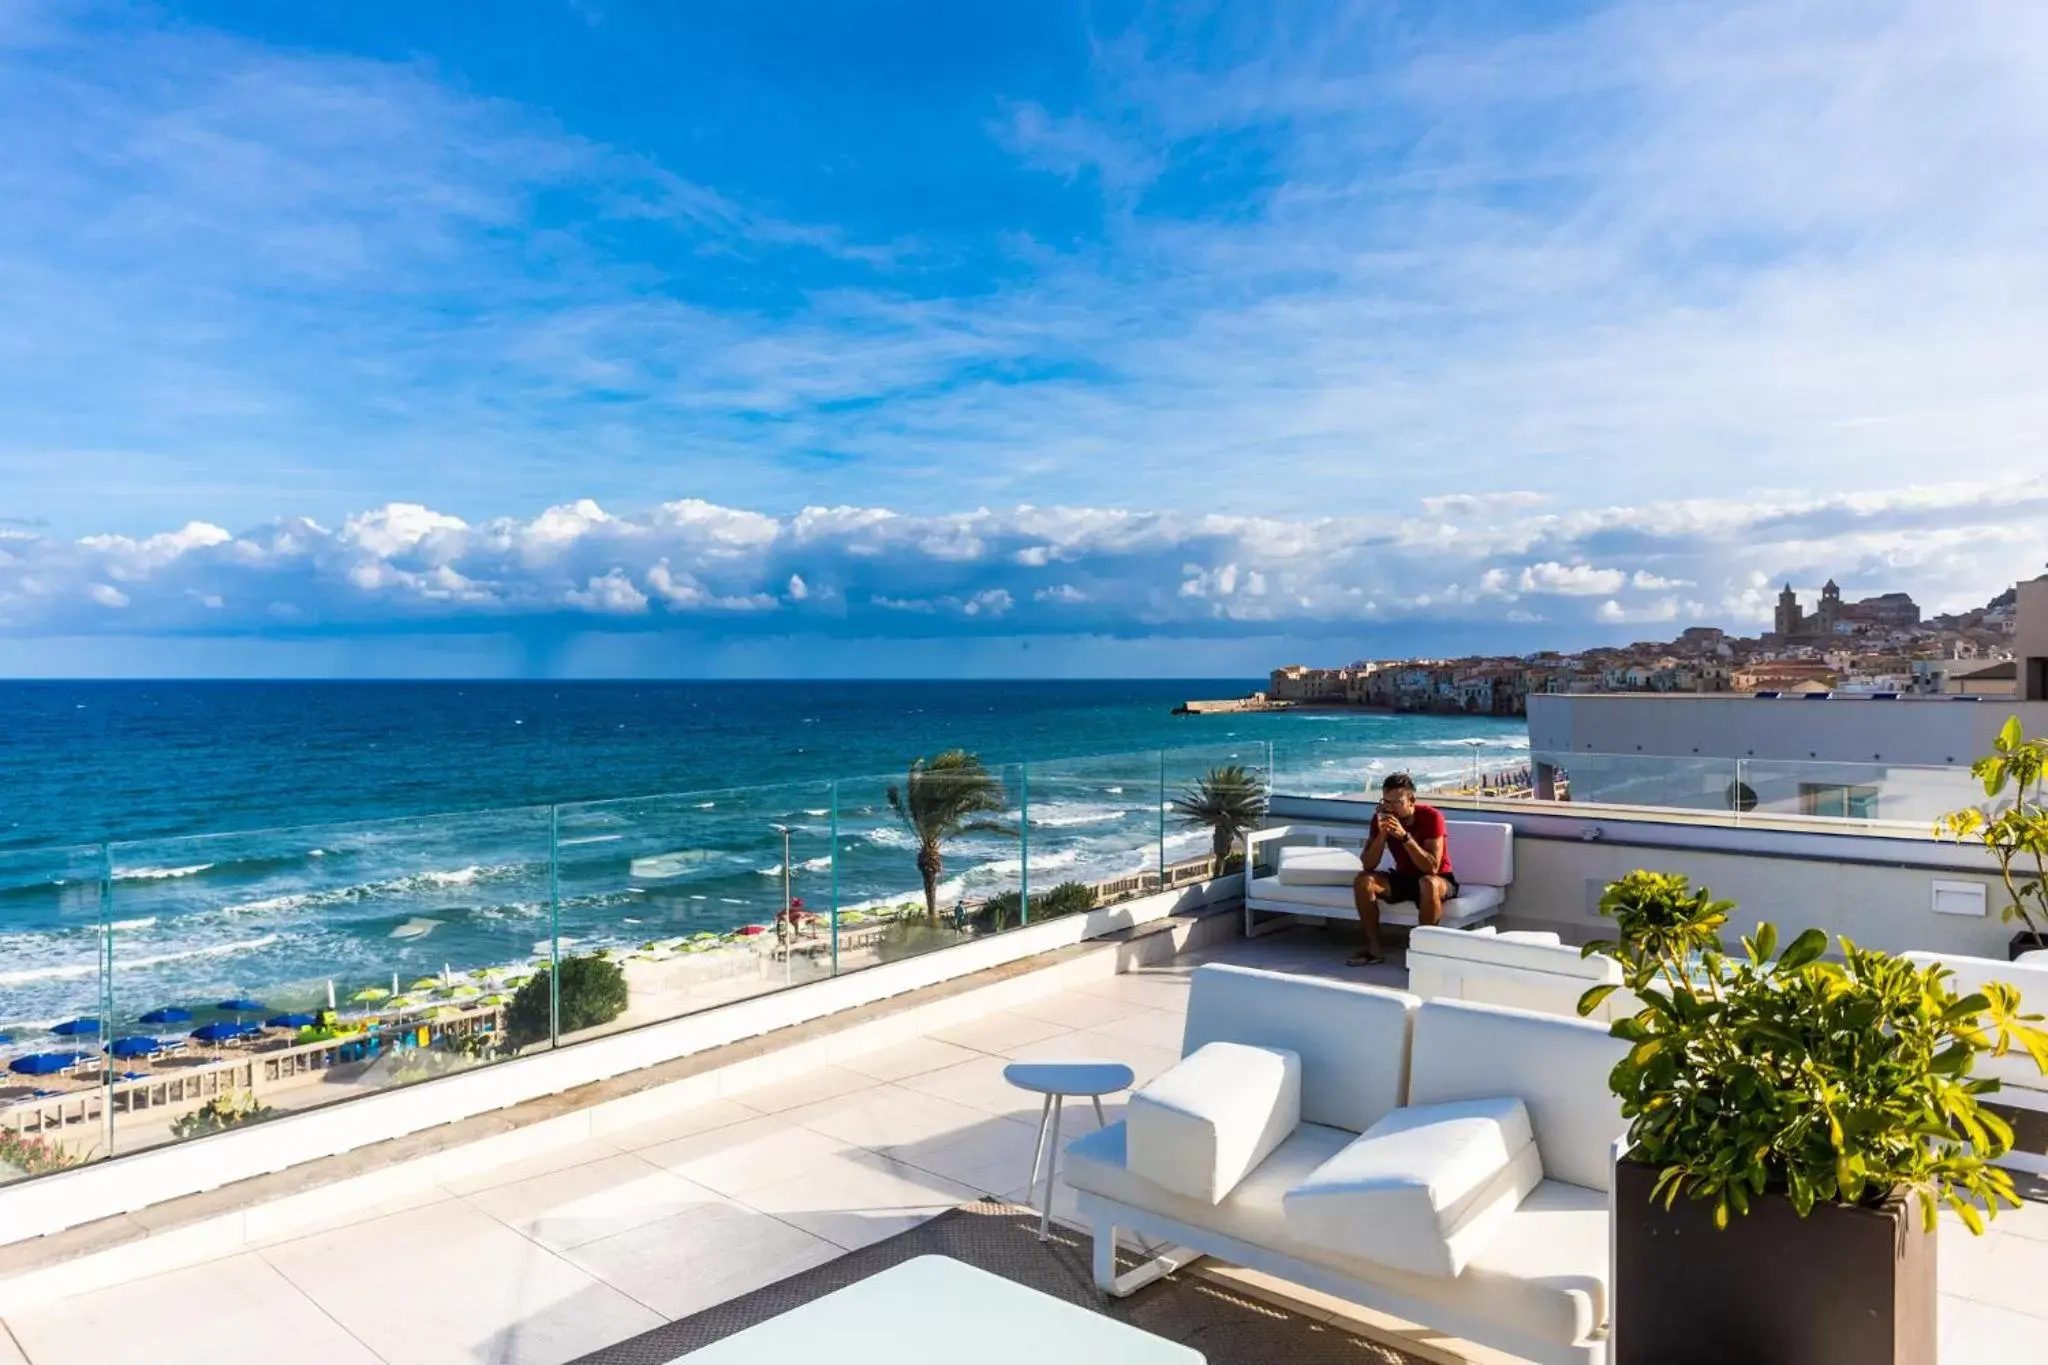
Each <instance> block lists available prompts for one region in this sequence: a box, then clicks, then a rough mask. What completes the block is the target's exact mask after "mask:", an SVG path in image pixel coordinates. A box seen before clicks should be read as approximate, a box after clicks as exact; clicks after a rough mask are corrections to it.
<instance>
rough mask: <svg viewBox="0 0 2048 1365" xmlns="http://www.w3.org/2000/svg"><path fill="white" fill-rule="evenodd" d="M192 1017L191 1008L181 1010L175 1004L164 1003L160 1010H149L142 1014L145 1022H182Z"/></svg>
mask: <svg viewBox="0 0 2048 1365" xmlns="http://www.w3.org/2000/svg"><path fill="white" fill-rule="evenodd" d="M191 1017H192V1011H191V1010H181V1009H179V1008H178V1007H177V1006H176V1005H166V1006H164V1007H163V1008H162V1009H160V1010H151V1011H150V1012H149V1013H148V1014H145V1015H143V1016H142V1022H143V1023H145V1024H182V1023H184V1022H185V1021H187V1020H188V1019H190V1018H191Z"/></svg>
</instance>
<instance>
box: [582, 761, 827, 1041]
mask: <svg viewBox="0 0 2048 1365" xmlns="http://www.w3.org/2000/svg"><path fill="white" fill-rule="evenodd" d="M555 850H556V854H555V857H556V907H557V913H556V925H557V932H558V935H559V937H558V939H557V943H558V945H559V951H560V954H561V957H562V967H561V976H560V987H559V990H558V999H557V1002H556V1006H557V1009H558V1011H559V1015H560V1018H559V1029H558V1037H559V1039H560V1041H563V1042H576V1041H579V1040H581V1039H583V1038H588V1037H596V1036H599V1035H602V1034H604V1033H609V1032H616V1031H618V1030H620V1029H625V1028H632V1027H635V1026H636V1025H640V1024H651V1023H658V1022H660V1021H662V1020H664V1019H674V1018H678V1017H680V1016H682V1015H685V1014H693V1013H695V1012H697V1011H698V1010H703V1009H709V1008H712V1007H714V1006H717V1005H723V1004H729V1003H731V1002H732V1001H735V1000H743V999H746V998H748V997H750V996H755V995H762V994H765V993H767V992H769V991H774V990H780V989H784V988H786V987H789V986H799V985H803V984H805V983H807V982H811V981H817V980H822V979H824V978H825V977H829V976H830V975H832V971H833V962H834V959H835V957H836V953H837V945H836V941H835V939H834V936H833V920H834V916H833V908H834V898H833V884H834V871H835V866H834V865H835V857H834V839H833V789H832V784H830V783H809V784H801V785H791V786H764V787H738V788H732V789H728V790H724V791H715V792H694V793H690V794H687V795H681V796H657V797H646V798H640V799H633V800H624V801H593V802H584V803H579V804H576V805H564V806H559V807H557V808H556V830H555Z"/></svg>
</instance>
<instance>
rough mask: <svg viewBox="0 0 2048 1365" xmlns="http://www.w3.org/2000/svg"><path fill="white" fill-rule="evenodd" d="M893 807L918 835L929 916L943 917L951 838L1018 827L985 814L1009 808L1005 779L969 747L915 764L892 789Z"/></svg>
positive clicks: (1005, 831)
mask: <svg viewBox="0 0 2048 1365" xmlns="http://www.w3.org/2000/svg"><path fill="white" fill-rule="evenodd" d="M889 809H890V810H893V811H895V812H896V814H897V815H898V816H899V817H900V818H901V819H902V821H903V823H904V825H905V826H906V827H908V828H909V830H910V832H911V833H912V834H914V835H916V836H917V870H918V873H919V874H920V875H921V876H923V878H924V911H925V917H926V919H928V920H929V921H930V922H931V923H932V924H933V925H934V926H936V925H937V924H938V922H939V877H940V874H941V873H942V872H943V871H944V867H945V862H944V858H943V856H942V850H943V848H944V846H945V843H946V841H947V840H948V839H952V838H956V837H958V836H959V835H962V834H977V833H984V834H1014V833H1016V831H1015V830H1012V829H1009V828H1007V827H1006V826H1004V825H1001V824H998V823H996V822H995V821H993V820H986V819H982V818H980V817H982V816H985V815H987V814H989V813H990V812H993V811H1003V810H1008V809H1009V801H1008V799H1007V798H1006V797H1005V796H1004V794H1003V784H1002V780H1001V779H1000V778H998V777H997V776H996V775H995V774H994V773H992V772H990V771H989V770H988V769H987V768H985V767H983V766H982V763H981V760H980V759H978V758H976V757H975V756H974V755H973V754H970V753H968V752H967V751H966V750H965V749H948V750H946V752H944V753H942V754H940V755H939V756H938V757H936V758H928V759H927V758H919V759H914V760H912V762H911V764H910V776H909V779H908V780H907V781H905V782H904V784H903V785H902V786H901V787H893V786H892V787H890V788H889Z"/></svg>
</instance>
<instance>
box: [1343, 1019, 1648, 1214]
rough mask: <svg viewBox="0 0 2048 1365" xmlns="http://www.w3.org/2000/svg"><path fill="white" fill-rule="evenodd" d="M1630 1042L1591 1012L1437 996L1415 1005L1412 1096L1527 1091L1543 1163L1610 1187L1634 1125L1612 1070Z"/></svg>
mask: <svg viewBox="0 0 2048 1365" xmlns="http://www.w3.org/2000/svg"><path fill="white" fill-rule="evenodd" d="M1627 1051H1628V1044H1627V1043H1625V1042H1623V1041H1622V1040H1621V1039H1619V1038H1611V1037H1609V1036H1608V1034H1607V1025H1605V1024H1601V1023H1594V1022H1592V1021H1591V1020H1586V1019H1567V1018H1564V1017H1563V1016H1561V1015H1554V1014H1536V1013H1532V1012H1530V1011H1528V1010H1516V1009H1506V1008H1503V1007H1501V1006H1498V1005H1477V1004H1470V1003H1467V1002H1465V1001H1462V1000H1430V1001H1427V1002H1425V1003H1424V1004H1423V1005H1422V1007H1421V1008H1420V1009H1419V1010H1417V1011H1416V1014H1415V1044H1414V1048H1413V1051H1412V1053H1411V1056H1410V1068H1411V1069H1410V1074H1409V1079H1408V1102H1409V1103H1410V1104H1447V1103H1449V1102H1451V1101H1453V1100H1474V1099H1485V1098H1488V1097H1491V1096H1496V1095H1515V1096H1518V1097H1520V1099H1521V1100H1522V1102H1523V1103H1524V1104H1525V1105H1527V1106H1528V1109H1529V1121H1530V1124H1531V1126H1533V1127H1534V1128H1535V1130H1536V1146H1537V1149H1538V1150H1539V1151H1540V1152H1541V1153H1542V1156H1543V1173H1544V1174H1545V1175H1546V1176H1548V1177H1549V1178H1550V1179H1552V1180H1562V1181H1564V1182H1566V1183H1567V1184H1571V1185H1583V1186H1585V1187H1586V1188H1588V1189H1594V1190H1604V1189H1606V1188H1607V1185H1608V1161H1609V1159H1610V1156H1611V1152H1612V1148H1613V1146H1614V1140H1615V1139H1616V1138H1618V1137H1620V1136H1621V1135H1622V1134H1623V1133H1624V1132H1626V1131H1627V1128H1628V1125H1627V1123H1625V1122H1624V1121H1623V1120H1622V1117H1621V1100H1620V1099H1619V1098H1618V1097H1617V1096H1615V1094H1614V1093H1613V1092H1612V1091H1610V1090H1609V1089H1608V1088H1607V1073H1608V1072H1610V1071H1612V1070H1613V1069H1614V1064H1615V1063H1616V1062H1618V1061H1620V1060H1621V1059H1622V1057H1623V1056H1624V1055H1625V1054H1626V1053H1627ZM1306 1112H1307V1106H1306V1105H1303V1115H1304V1117H1306Z"/></svg>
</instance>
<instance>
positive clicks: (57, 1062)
mask: <svg viewBox="0 0 2048 1365" xmlns="http://www.w3.org/2000/svg"><path fill="white" fill-rule="evenodd" d="M91 1056H92V1054H91V1053H90V1052H31V1053H29V1055H28V1056H26V1057H16V1058H15V1059H14V1060H13V1061H11V1062H9V1063H8V1064H7V1069H8V1070H9V1071H18V1072H20V1073H21V1074H22V1075H24V1076H49V1075H54V1074H55V1073H57V1072H59V1071H69V1070H70V1069H71V1068H72V1067H74V1066H77V1065H78V1064H79V1063H80V1062H83V1061H86V1060H88V1059H90V1058H91Z"/></svg>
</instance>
